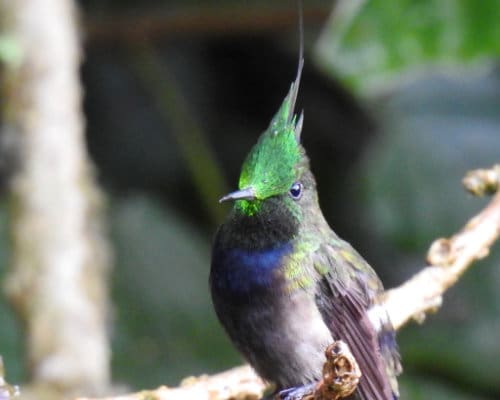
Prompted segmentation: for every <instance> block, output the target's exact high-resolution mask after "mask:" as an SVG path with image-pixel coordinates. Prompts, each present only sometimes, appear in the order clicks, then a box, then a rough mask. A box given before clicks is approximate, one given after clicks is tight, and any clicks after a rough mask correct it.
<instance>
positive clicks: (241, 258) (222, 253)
mask: <svg viewBox="0 0 500 400" xmlns="http://www.w3.org/2000/svg"><path fill="white" fill-rule="evenodd" d="M292 250H293V245H292V243H285V244H283V245H281V246H278V247H273V248H270V249H264V250H243V249H227V250H219V251H217V252H216V253H215V254H214V257H213V259H212V285H213V286H214V288H216V289H217V290H218V291H220V292H222V293H227V294H229V293H233V294H242V295H244V294H247V293H249V292H253V291H255V290H259V289H263V288H266V287H271V286H272V284H273V283H274V282H275V281H276V279H277V274H276V270H277V269H278V268H279V267H281V266H282V265H283V264H282V259H283V257H284V256H286V255H288V254H290V252H291V251H292Z"/></svg>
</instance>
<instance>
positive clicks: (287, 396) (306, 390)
mask: <svg viewBox="0 0 500 400" xmlns="http://www.w3.org/2000/svg"><path fill="white" fill-rule="evenodd" d="M316 385H317V383H316V382H313V383H308V384H307V385H304V386H297V387H293V388H289V389H285V390H281V391H280V392H278V394H277V395H276V397H275V398H276V399H277V400H309V399H313V398H314V391H315V390H316Z"/></svg>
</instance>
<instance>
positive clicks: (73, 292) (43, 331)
mask: <svg viewBox="0 0 500 400" xmlns="http://www.w3.org/2000/svg"><path fill="white" fill-rule="evenodd" d="M75 14H76V8H75V4H74V1H73V0H46V1H39V0H16V1H11V0H0V15H1V16H7V15H8V17H9V18H5V25H4V26H3V28H4V30H5V31H6V32H8V34H9V35H10V37H11V38H12V41H13V42H14V43H15V46H17V47H18V49H19V54H20V55H19V57H18V62H17V63H12V64H9V65H6V68H5V69H6V73H5V77H4V81H5V82H4V84H5V85H4V86H2V88H4V89H5V93H2V95H3V96H2V101H3V99H6V101H5V102H3V103H2V111H3V114H4V115H3V116H4V118H5V124H4V126H3V128H4V130H3V132H2V134H3V135H5V136H8V138H9V140H10V142H12V143H13V145H12V147H13V150H15V153H16V154H15V156H16V157H17V163H16V167H17V168H16V170H15V172H14V174H13V177H12V179H11V181H10V189H11V195H10V198H9V205H10V206H11V207H10V209H9V211H10V215H9V218H10V221H9V222H10V227H9V228H10V236H11V244H12V255H11V265H10V269H9V272H8V275H7V276H6V281H5V290H6V294H7V297H8V299H9V300H10V302H11V304H12V305H13V306H14V307H15V310H16V311H17V315H18V316H19V317H20V319H21V321H22V322H23V324H24V326H23V327H24V328H25V331H26V357H27V360H26V364H27V365H28V367H29V374H30V378H32V380H33V381H34V382H36V383H37V384H45V385H47V386H49V387H51V388H57V391H58V393H65V394H66V395H68V393H72V394H73V395H75V393H90V392H91V393H99V392H104V391H105V390H107V386H108V383H109V356H110V354H109V343H108V332H107V318H108V297H107V277H108V270H109V266H110V265H109V264H110V247H109V246H108V241H107V239H106V235H105V234H104V226H103V212H102V211H103V206H104V199H103V196H102V193H101V192H100V190H99V188H98V187H97V184H96V182H95V178H94V171H93V168H92V165H91V162H90V160H89V157H88V155H87V153H86V146H85V141H84V120H83V115H82V110H81V88H80V82H79V67H80V56H81V55H80V45H79V36H78V32H77V29H76V15H75ZM13 152H14V151H13ZM27 391H28V390H27V388H23V393H24V394H25V393H26V392H27ZM54 396H55V395H54ZM54 396H52V397H50V398H55V397H54ZM24 398H26V397H24ZM37 398H40V397H37Z"/></svg>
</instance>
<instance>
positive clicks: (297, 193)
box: [290, 182, 302, 200]
mask: <svg viewBox="0 0 500 400" xmlns="http://www.w3.org/2000/svg"><path fill="white" fill-rule="evenodd" d="M290 196H292V199H294V200H298V199H300V197H301V196H302V183H300V182H295V183H294V184H293V185H292V187H291V188H290Z"/></svg>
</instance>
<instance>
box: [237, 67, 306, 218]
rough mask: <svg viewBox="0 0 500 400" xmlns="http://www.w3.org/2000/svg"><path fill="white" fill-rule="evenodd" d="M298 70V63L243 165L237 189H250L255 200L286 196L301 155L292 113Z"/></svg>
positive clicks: (298, 128)
mask: <svg viewBox="0 0 500 400" xmlns="http://www.w3.org/2000/svg"><path fill="white" fill-rule="evenodd" d="M301 71H302V62H300V63H299V69H298V72H297V78H296V80H295V82H294V83H293V84H292V86H291V88H290V91H289V92H288V95H287V96H286V98H285V100H284V101H283V103H282V104H281V107H280V109H279V110H278V112H277V113H276V115H275V116H274V118H273V119H272V120H271V123H270V125H269V127H268V128H267V130H266V131H265V132H264V133H263V134H262V135H261V137H260V138H259V140H258V142H257V143H256V144H255V146H254V147H253V148H252V150H251V151H250V154H249V155H248V156H247V158H246V160H245V162H244V164H243V168H242V171H241V175H240V181H239V188H240V190H241V189H245V188H248V187H252V188H253V189H254V193H255V198H256V199H257V200H264V199H266V198H268V197H271V196H275V195H278V194H282V193H286V192H287V191H288V190H289V189H290V186H291V185H292V184H293V183H294V182H295V180H296V179H297V175H298V171H297V168H296V167H297V165H299V163H300V160H301V158H302V156H303V154H304V152H303V149H302V146H301V145H300V131H301V129H302V116H300V117H299V118H298V119H297V115H295V114H294V108H295V100H296V98H297V92H298V88H299V82H300V75H301ZM238 203H240V204H239V207H240V209H243V210H244V211H245V210H248V211H251V212H255V211H256V210H255V209H254V208H252V207H250V208H249V207H248V205H247V204H246V203H243V202H242V201H239V202H238Z"/></svg>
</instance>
